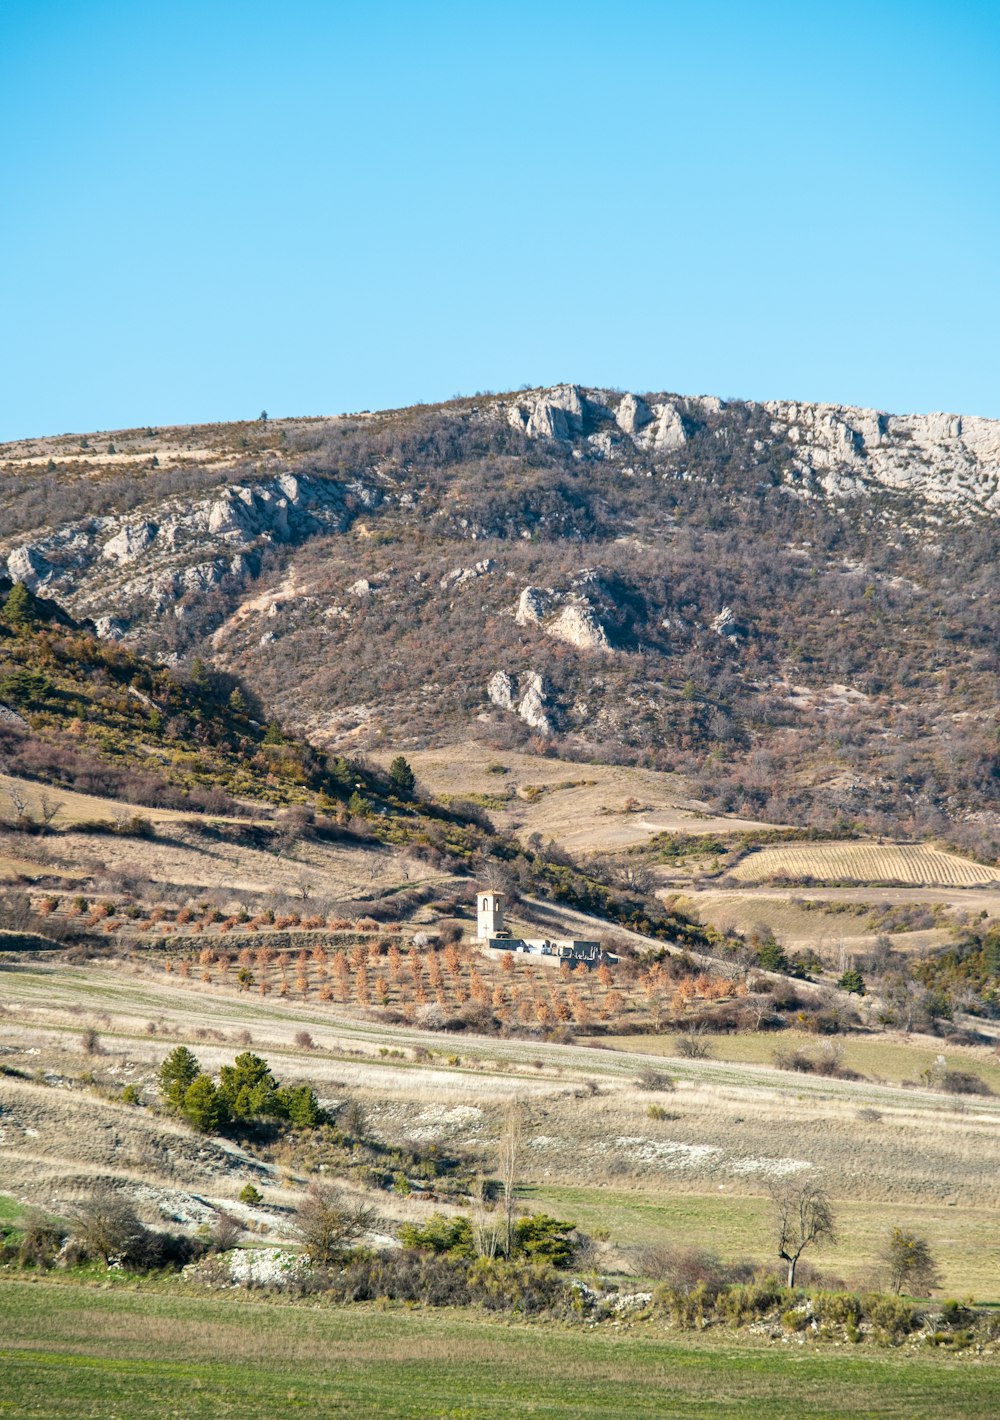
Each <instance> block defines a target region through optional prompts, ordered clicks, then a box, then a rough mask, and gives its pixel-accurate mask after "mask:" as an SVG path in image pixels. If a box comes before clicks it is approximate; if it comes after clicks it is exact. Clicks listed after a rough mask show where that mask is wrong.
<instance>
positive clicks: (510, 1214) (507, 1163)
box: [497, 1099, 524, 1257]
mask: <svg viewBox="0 0 1000 1420" xmlns="http://www.w3.org/2000/svg"><path fill="white" fill-rule="evenodd" d="M523 1149H524V1110H523V1106H522V1104H521V1101H520V1100H518V1099H512V1100H511V1101H510V1102H509V1103H508V1105H507V1107H506V1109H505V1110H504V1116H503V1124H502V1127H501V1130H500V1145H499V1149H498V1158H497V1164H498V1172H499V1174H500V1186H501V1188H502V1190H503V1199H502V1208H503V1251H504V1255H505V1256H506V1257H509V1256H510V1254H511V1250H512V1248H513V1246H514V1194H515V1190H516V1188H517V1174H518V1168H519V1165H520V1162H521V1153H522V1151H523Z"/></svg>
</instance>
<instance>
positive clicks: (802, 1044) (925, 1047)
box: [605, 1030, 1000, 1105]
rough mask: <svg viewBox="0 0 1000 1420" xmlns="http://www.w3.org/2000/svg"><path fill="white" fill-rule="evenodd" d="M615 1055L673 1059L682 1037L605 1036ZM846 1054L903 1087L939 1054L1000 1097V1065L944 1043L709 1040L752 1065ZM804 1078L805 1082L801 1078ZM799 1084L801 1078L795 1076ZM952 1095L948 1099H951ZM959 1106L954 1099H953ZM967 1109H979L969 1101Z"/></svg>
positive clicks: (804, 1035) (782, 1034)
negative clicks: (780, 1057) (791, 1056)
mask: <svg viewBox="0 0 1000 1420" xmlns="http://www.w3.org/2000/svg"><path fill="white" fill-rule="evenodd" d="M605 1039H606V1043H607V1044H608V1045H609V1046H611V1048H612V1049H614V1050H624V1051H628V1052H638V1053H641V1054H644V1055H659V1054H663V1055H672V1054H673V1053H674V1052H675V1051H676V1049H677V1032H676V1031H674V1032H673V1034H671V1035H659V1036H656V1035H616V1036H607V1037H605ZM831 1039H832V1043H833V1044H834V1045H836V1046H837V1048H838V1049H839V1050H841V1051H842V1052H843V1061H844V1064H845V1065H846V1066H847V1067H848V1068H849V1069H851V1070H856V1071H857V1072H858V1074H859V1075H864V1076H866V1078H867V1079H869V1080H884V1081H886V1082H887V1083H888V1084H891V1085H898V1084H900V1083H901V1082H902V1081H903V1080H915V1081H919V1077H920V1072H921V1071H922V1070H926V1069H927V1068H928V1066H930V1065H933V1063H934V1061H935V1059H936V1058H937V1056H939V1055H943V1056H944V1057H945V1059H946V1060H947V1061H948V1062H949V1064H952V1065H954V1066H956V1067H957V1068H960V1069H962V1070H971V1071H972V1072H973V1073H974V1074H976V1075H978V1076H979V1078H980V1079H981V1080H983V1081H984V1082H985V1083H986V1084H987V1085H989V1087H990V1089H991V1090H992V1091H993V1092H994V1094H1000V1063H998V1061H997V1060H996V1058H995V1057H991V1056H990V1055H988V1054H987V1052H986V1051H985V1050H984V1051H982V1052H979V1053H977V1055H975V1056H972V1055H969V1054H966V1053H965V1052H962V1051H955V1050H949V1048H948V1046H947V1045H945V1044H944V1043H943V1042H938V1041H928V1040H926V1039H917V1040H914V1041H907V1040H901V1039H898V1038H895V1039H893V1038H889V1039H886V1038H885V1037H883V1036H878V1035H875V1036H861V1035H842V1036H837V1037H835V1038H827V1037H824V1036H816V1035H810V1034H809V1033H808V1032H806V1031H800V1030H783V1031H774V1032H771V1031H749V1032H746V1033H743V1032H741V1033H739V1034H737V1035H713V1036H712V1037H711V1038H710V1040H709V1041H708V1046H709V1050H710V1051H711V1056H712V1059H714V1060H729V1061H734V1062H740V1063H742V1064H747V1065H773V1064H774V1052H775V1051H776V1050H781V1051H790V1050H802V1051H805V1053H806V1054H807V1055H814V1056H815V1055H818V1054H820V1052H821V1051H822V1050H823V1048H824V1046H828V1045H829V1044H830V1043H831ZM798 1078H800V1079H801V1076H799V1077H798ZM789 1079H790V1080H793V1081H794V1080H796V1074H795V1073H794V1072H792V1073H791V1074H790V1075H789ZM948 1098H949V1097H948V1096H942V1100H947V1099H948ZM951 1099H952V1102H954V1097H951ZM965 1103H966V1104H973V1105H974V1104H975V1100H974V1099H966V1100H965Z"/></svg>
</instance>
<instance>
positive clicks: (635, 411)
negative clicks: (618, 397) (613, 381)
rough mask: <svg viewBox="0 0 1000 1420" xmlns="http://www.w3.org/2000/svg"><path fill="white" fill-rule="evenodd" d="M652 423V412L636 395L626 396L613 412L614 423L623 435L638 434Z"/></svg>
mask: <svg viewBox="0 0 1000 1420" xmlns="http://www.w3.org/2000/svg"><path fill="white" fill-rule="evenodd" d="M652 422H653V411H652V410H651V409H650V407H649V405H648V404H647V403H646V401H645V400H644V399H643V398H642V397H641V396H640V395H637V394H626V395H625V396H624V397H623V398H622V402H621V404H619V406H618V408H617V410H616V411H615V423H616V424H617V425H618V427H619V429H621V431H622V433H623V434H638V433H639V431H640V429H644V428H645V427H646V425H647V424H651V423H652Z"/></svg>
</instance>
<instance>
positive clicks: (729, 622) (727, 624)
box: [712, 606, 743, 638]
mask: <svg viewBox="0 0 1000 1420" xmlns="http://www.w3.org/2000/svg"><path fill="white" fill-rule="evenodd" d="M712 630H713V631H714V632H715V634H716V636H728V637H730V638H735V637H738V636H742V635H743V627H742V626H741V625H740V623H739V622H738V621H737V620H736V613H735V612H734V611H733V609H732V607H731V606H724V607H723V608H722V610H721V611H720V612H719V614H718V616H716V617H715V618H714V619H713V621H712Z"/></svg>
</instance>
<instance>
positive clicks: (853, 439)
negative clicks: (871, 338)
mask: <svg viewBox="0 0 1000 1420" xmlns="http://www.w3.org/2000/svg"><path fill="white" fill-rule="evenodd" d="M762 408H764V409H765V410H767V412H768V414H770V416H771V420H772V423H771V430H772V433H773V434H774V435H775V436H776V437H783V438H786V439H788V440H789V442H790V443H792V444H793V446H794V447H795V454H796V458H795V462H794V465H793V467H792V468H790V469H789V470H788V474H787V477H788V480H789V482H791V483H794V484H798V485H799V486H800V487H803V488H804V489H806V490H807V491H810V490H811V491H813V492H817V493H826V494H830V495H834V496H838V497H845V496H846V497H851V496H857V495H858V494H861V493H864V492H866V491H868V490H871V489H874V488H876V487H879V486H881V487H883V488H889V489H892V490H894V491H896V492H900V493H906V494H914V495H916V496H918V497H920V498H923V499H926V500H927V501H928V502H930V503H935V504H950V505H952V506H954V507H957V508H963V509H965V508H980V509H983V510H984V511H988V512H997V511H1000V421H997V420H993V419H978V418H974V417H969V416H960V415H957V414H902V415H896V414H884V413H882V412H881V411H879V410H874V409H856V408H853V407H851V406H847V405H832V404H797V403H792V402H788V401H770V402H768V403H765V404H764V405H763V406H762Z"/></svg>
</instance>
